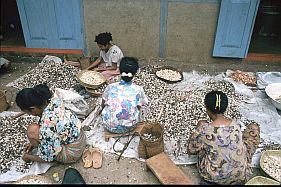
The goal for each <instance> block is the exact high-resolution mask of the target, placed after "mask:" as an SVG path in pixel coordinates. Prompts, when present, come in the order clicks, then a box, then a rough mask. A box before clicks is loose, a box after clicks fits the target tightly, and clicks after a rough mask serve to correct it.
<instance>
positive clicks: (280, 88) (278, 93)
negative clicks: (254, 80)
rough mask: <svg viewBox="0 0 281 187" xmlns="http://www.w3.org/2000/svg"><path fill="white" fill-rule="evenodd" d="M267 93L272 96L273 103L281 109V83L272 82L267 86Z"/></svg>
mask: <svg viewBox="0 0 281 187" xmlns="http://www.w3.org/2000/svg"><path fill="white" fill-rule="evenodd" d="M265 93H266V94H267V95H268V97H269V98H270V101H271V102H272V104H273V105H274V106H275V107H276V108H277V109H278V110H281V83H272V84H269V85H268V86H267V87H266V88H265Z"/></svg>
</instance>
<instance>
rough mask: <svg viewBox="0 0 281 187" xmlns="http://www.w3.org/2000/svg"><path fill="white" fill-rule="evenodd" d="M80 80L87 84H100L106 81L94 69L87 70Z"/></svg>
mask: <svg viewBox="0 0 281 187" xmlns="http://www.w3.org/2000/svg"><path fill="white" fill-rule="evenodd" d="M80 80H81V81H82V82H84V83H86V84H91V85H99V84H102V83H104V79H102V78H101V76H100V75H99V74H97V73H96V72H94V71H86V72H84V73H83V74H82V76H81V77H80Z"/></svg>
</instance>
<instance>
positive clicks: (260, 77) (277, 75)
mask: <svg viewBox="0 0 281 187" xmlns="http://www.w3.org/2000/svg"><path fill="white" fill-rule="evenodd" d="M256 76H257V86H258V88H260V89H265V87H266V86H267V85H269V84H272V83H281V72H257V73H256Z"/></svg>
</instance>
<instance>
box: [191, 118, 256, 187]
mask: <svg viewBox="0 0 281 187" xmlns="http://www.w3.org/2000/svg"><path fill="white" fill-rule="evenodd" d="M255 125H256V124H255ZM255 125H252V124H251V125H249V126H248V127H247V129H246V130H245V131H244V132H243V133H242V132H241V128H240V125H239V124H237V123H236V122H234V121H232V123H231V124H230V125H229V126H224V125H221V126H220V127H214V126H212V125H211V124H209V123H204V124H202V125H200V126H199V127H197V128H196V130H195V132H194V133H193V134H192V135H191V137H190V139H189V143H188V151H189V153H191V154H197V153H198V163H197V167H198V170H199V174H200V175H201V176H202V177H203V178H204V179H205V180H206V181H209V182H213V183H217V184H225V185H227V184H243V183H244V182H245V181H247V180H249V178H250V177H251V174H252V171H251V168H250V164H251V158H252V156H253V154H254V152H255V150H256V148H257V146H258V144H259V128H258V126H255Z"/></svg>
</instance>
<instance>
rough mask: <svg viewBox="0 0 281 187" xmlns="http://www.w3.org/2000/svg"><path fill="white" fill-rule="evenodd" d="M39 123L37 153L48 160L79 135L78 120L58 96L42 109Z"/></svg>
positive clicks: (79, 126)
mask: <svg viewBox="0 0 281 187" xmlns="http://www.w3.org/2000/svg"><path fill="white" fill-rule="evenodd" d="M39 125H40V130H39V131H40V133H39V138H40V140H41V142H40V144H39V146H38V152H37V155H38V156H39V157H40V158H42V159H43V160H45V161H48V162H51V161H53V160H54V158H55V156H56V155H58V154H59V153H60V152H61V150H62V146H64V145H67V144H71V143H72V142H74V141H75V140H77V139H78V138H79V136H80V128H81V122H80V120H79V119H78V118H77V117H76V115H75V114H73V113H72V112H71V111H70V110H67V109H66V108H65V107H64V104H63V102H62V101H61V100H60V99H58V98H53V99H52V100H51V101H50V103H49V105H48V106H47V107H46V108H45V109H44V111H43V114H42V117H41V119H40V121H39Z"/></svg>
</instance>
